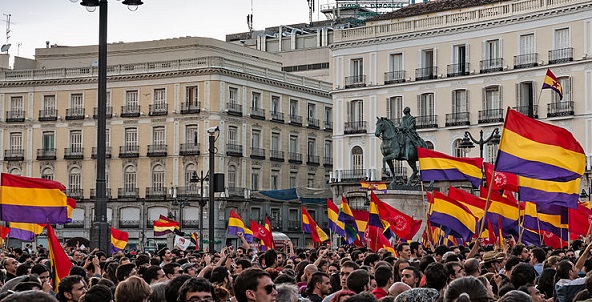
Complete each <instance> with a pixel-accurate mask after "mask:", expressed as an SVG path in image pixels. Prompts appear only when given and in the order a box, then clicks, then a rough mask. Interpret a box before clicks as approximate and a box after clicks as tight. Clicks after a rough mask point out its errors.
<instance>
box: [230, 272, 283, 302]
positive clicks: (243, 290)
mask: <svg viewBox="0 0 592 302" xmlns="http://www.w3.org/2000/svg"><path fill="white" fill-rule="evenodd" d="M234 292H235V295H236V296H235V298H236V300H237V302H247V301H257V302H259V301H272V300H275V299H276V296H277V290H276V289H275V284H274V283H273V281H272V280H271V278H270V277H269V274H268V273H266V272H265V271H264V270H262V269H258V268H248V269H246V270H244V271H243V272H242V273H240V274H239V275H238V276H236V279H235V280H234Z"/></svg>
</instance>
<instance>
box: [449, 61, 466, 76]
mask: <svg viewBox="0 0 592 302" xmlns="http://www.w3.org/2000/svg"><path fill="white" fill-rule="evenodd" d="M469 74H470V69H469V63H466V62H465V63H459V64H450V65H448V67H447V70H446V76H447V77H449V78H452V77H460V76H466V75H469Z"/></svg>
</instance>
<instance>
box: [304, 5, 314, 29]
mask: <svg viewBox="0 0 592 302" xmlns="http://www.w3.org/2000/svg"><path fill="white" fill-rule="evenodd" d="M306 1H307V2H308V23H310V24H312V13H313V12H314V10H315V2H314V0H306Z"/></svg>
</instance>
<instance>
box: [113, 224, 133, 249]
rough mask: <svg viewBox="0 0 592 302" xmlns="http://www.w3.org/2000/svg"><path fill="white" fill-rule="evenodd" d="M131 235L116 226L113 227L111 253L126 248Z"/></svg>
mask: <svg viewBox="0 0 592 302" xmlns="http://www.w3.org/2000/svg"><path fill="white" fill-rule="evenodd" d="M128 240H129V235H128V233H127V232H124V231H120V230H118V229H116V228H114V227H112V228H111V254H113V253H116V252H119V251H121V250H123V249H125V246H126V245H127V242H128Z"/></svg>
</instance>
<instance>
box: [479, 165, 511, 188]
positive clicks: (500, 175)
mask: <svg viewBox="0 0 592 302" xmlns="http://www.w3.org/2000/svg"><path fill="white" fill-rule="evenodd" d="M483 164H484V165H485V177H486V181H487V185H489V184H490V183H491V175H494V173H493V172H494V171H493V165H492V164H490V163H483ZM492 190H508V191H512V192H518V176H517V175H516V174H512V173H508V172H498V171H495V177H494V178H493V186H492Z"/></svg>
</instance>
